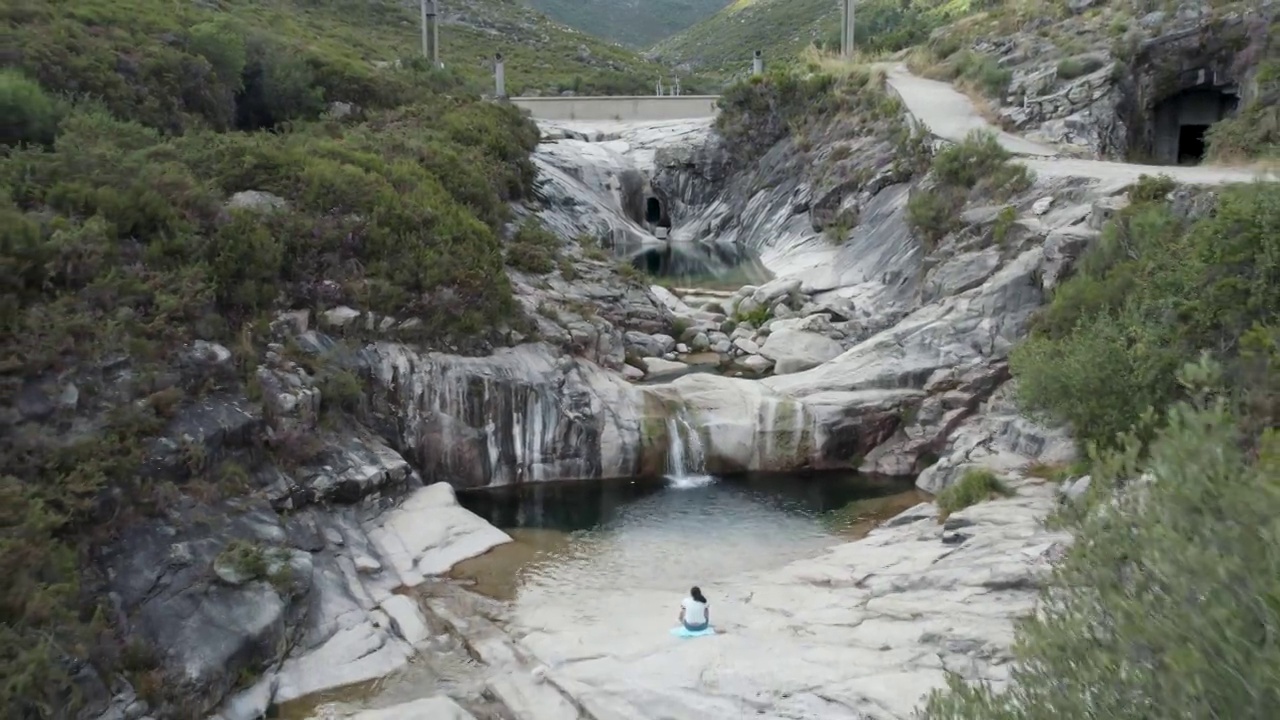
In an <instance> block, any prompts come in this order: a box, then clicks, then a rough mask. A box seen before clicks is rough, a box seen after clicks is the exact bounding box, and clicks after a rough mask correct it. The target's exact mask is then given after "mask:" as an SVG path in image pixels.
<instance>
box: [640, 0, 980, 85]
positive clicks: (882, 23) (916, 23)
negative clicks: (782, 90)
mask: <svg viewBox="0 0 1280 720" xmlns="http://www.w3.org/2000/svg"><path fill="white" fill-rule="evenodd" d="M969 10H970V3H969V2H956V1H955V0H949V1H946V2H940V1H939V0H911V1H910V2H906V3H903V2H899V0H867V1H866V2H859V3H857V6H856V14H855V19H856V20H857V22H856V23H855V27H854V35H855V45H856V47H857V49H858V50H859V51H860V52H863V53H872V54H875V53H881V52H892V51H896V50H901V49H903V48H906V47H910V46H912V45H915V44H918V43H921V42H924V41H925V40H927V39H928V37H929V33H930V32H932V31H933V30H934V29H936V28H939V27H942V26H943V25H945V24H946V23H947V22H950V21H951V20H952V19H954V18H956V17H960V16H963V15H964V14H966V13H968V12H969ZM840 18H841V13H840V3H839V2H838V0H736V2H733V3H731V4H730V5H729V6H728V7H726V8H725V9H723V10H721V11H720V12H719V13H716V14H715V15H713V16H712V17H710V18H707V19H706V20H703V21H702V22H700V23H698V24H697V25H694V26H693V27H691V28H689V29H688V30H686V31H684V32H682V33H680V34H678V35H676V36H674V37H672V38H670V39H668V40H665V41H663V42H661V43H659V44H658V45H657V47H656V48H655V53H656V55H657V57H658V58H659V59H661V60H664V61H666V62H670V63H673V64H679V65H687V66H689V67H691V68H694V69H698V70H704V71H706V72H710V73H714V74H718V75H728V76H734V75H738V74H741V73H744V72H746V71H748V70H749V69H750V67H751V52H752V51H753V50H756V49H759V50H763V51H764V54H765V58H766V62H772V63H778V62H782V63H785V62H789V61H790V60H793V59H795V58H796V57H798V56H799V54H800V53H801V51H803V50H804V49H805V48H806V47H809V46H810V45H816V46H818V47H820V48H823V49H828V50H838V49H839V47H840V34H841V32H840Z"/></svg>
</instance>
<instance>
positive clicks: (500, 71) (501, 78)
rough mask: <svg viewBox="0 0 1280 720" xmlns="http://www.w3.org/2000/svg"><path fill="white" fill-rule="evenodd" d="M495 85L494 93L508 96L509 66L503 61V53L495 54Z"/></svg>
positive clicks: (498, 95) (502, 96) (499, 95)
mask: <svg viewBox="0 0 1280 720" xmlns="http://www.w3.org/2000/svg"><path fill="white" fill-rule="evenodd" d="M493 86H494V87H493V90H494V95H496V96H497V97H500V98H504V97H506V96H507V68H506V66H505V64H504V63H503V62H502V53H498V54H496V55H494V56H493Z"/></svg>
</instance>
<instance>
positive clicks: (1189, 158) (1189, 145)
mask: <svg viewBox="0 0 1280 720" xmlns="http://www.w3.org/2000/svg"><path fill="white" fill-rule="evenodd" d="M1208 131H1209V126H1208V125H1183V126H1181V127H1179V128H1178V164H1179V165H1195V164H1198V163H1199V162H1200V161H1202V160H1204V151H1205V143H1204V134H1205V133H1206V132H1208Z"/></svg>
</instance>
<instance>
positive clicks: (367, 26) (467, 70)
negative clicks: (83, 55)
mask: <svg viewBox="0 0 1280 720" xmlns="http://www.w3.org/2000/svg"><path fill="white" fill-rule="evenodd" d="M443 5H444V9H443V11H442V15H441V27H440V58H441V60H442V61H443V62H444V64H445V65H446V67H447V68H448V69H449V71H450V73H451V74H456V75H459V76H461V77H462V78H463V79H465V80H466V81H467V82H468V85H469V86H471V87H472V88H473V89H476V90H482V91H487V90H488V89H489V88H490V87H492V85H491V83H492V69H491V68H492V58H493V55H494V53H496V52H501V53H503V54H504V55H505V56H506V60H507V62H506V72H507V91H508V92H509V93H512V94H517V93H530V94H548V93H559V92H563V91H576V92H580V93H584V94H594V93H600V94H610V93H632V92H647V91H648V90H649V89H650V88H652V86H653V82H654V80H655V79H656V78H658V77H660V76H663V75H664V74H666V73H667V71H666V70H665V69H664V68H663V67H661V66H660V65H658V64H656V63H653V62H649V61H646V60H644V59H643V58H640V57H639V56H638V55H637V54H636V53H634V52H632V51H630V50H627V49H625V48H621V47H618V46H617V45H614V44H611V43H608V42H604V41H601V40H598V39H596V38H593V37H590V36H588V35H585V34H583V33H581V32H578V31H575V30H572V29H570V28H566V27H563V26H561V25H559V24H557V23H554V22H551V21H550V20H548V19H547V18H546V17H544V16H542V15H541V14H539V13H537V12H536V11H534V10H532V9H530V8H528V7H525V6H523V5H521V4H519V3H515V2H511V0H450V2H448V3H444V4H443ZM209 8H217V9H215V10H211V9H209ZM3 14H4V15H5V16H6V18H7V19H8V20H9V23H8V24H7V27H6V28H5V29H0V34H3V35H4V36H5V39H6V40H7V41H6V42H5V47H6V48H14V49H15V50H16V52H15V53H13V54H12V55H6V56H0V62H3V63H4V64H19V65H24V66H26V67H28V69H29V70H31V71H32V72H37V73H38V72H48V73H55V72H57V73H65V72H75V71H76V70H75V69H76V68H82V69H83V68H85V67H86V66H87V65H88V64H89V63H88V61H86V60H83V59H78V60H77V59H73V58H74V57H75V55H76V52H75V48H76V45H77V44H83V45H85V46H86V47H91V48H96V47H100V46H104V45H111V44H112V43H113V42H114V41H113V39H112V38H117V37H119V36H121V35H126V34H129V33H128V32H126V30H125V28H128V29H129V30H130V31H131V32H143V33H146V34H147V37H148V38H149V39H151V40H156V39H161V38H162V37H163V36H164V34H166V33H169V34H173V33H175V31H177V30H179V29H181V28H182V27H183V26H184V23H186V24H187V25H189V24H190V19H191V18H195V17H197V16H199V17H217V16H221V17H226V18H228V19H235V20H237V21H239V22H242V23H244V24H245V25H246V26H248V27H258V28H266V27H269V28H272V32H273V33H275V34H277V35H279V36H281V37H284V38H288V39H289V42H290V44H291V46H292V47H293V48H294V49H296V50H298V51H300V52H303V53H306V54H316V53H320V54H325V55H327V56H330V57H334V58H340V59H341V62H342V64H344V65H345V66H346V67H347V68H348V69H349V70H350V71H351V72H359V73H365V72H368V70H369V68H370V66H371V65H373V64H375V63H376V64H384V63H389V62H393V61H395V60H397V59H399V58H412V57H418V56H420V54H421V39H420V30H419V27H420V26H419V15H418V9H417V3H416V2H412V1H409V2H404V1H398V0H223V1H222V2H220V3H168V2H162V1H159V0H126V1H125V2H120V3H112V2H109V1H108V0H49V1H42V0H15V1H14V2H12V3H7V4H6V7H5V10H4V11H3ZM68 22H70V23H74V26H73V25H66V29H58V28H60V27H61V26H62V25H63V24H65V23H68ZM26 27H31V28H46V29H47V30H48V31H47V32H35V33H32V32H27V31H25V30H24V28H26ZM107 28H111V30H110V31H107V30H106V29H107ZM45 52H49V53H51V54H48V55H46V54H43V53H45ZM11 58H13V59H11ZM36 65H44V66H46V68H45V70H43V71H42V70H40V69H39V68H37V67H35V66H36ZM686 85H688V83H687V82H686ZM83 90H89V88H83ZM101 90H109V88H101Z"/></svg>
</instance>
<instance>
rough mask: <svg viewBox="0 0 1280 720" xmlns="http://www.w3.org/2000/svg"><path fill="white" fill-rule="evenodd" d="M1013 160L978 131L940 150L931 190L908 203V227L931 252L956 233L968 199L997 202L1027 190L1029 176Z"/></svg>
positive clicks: (916, 193) (918, 192) (916, 192)
mask: <svg viewBox="0 0 1280 720" xmlns="http://www.w3.org/2000/svg"><path fill="white" fill-rule="evenodd" d="M1012 160H1013V156H1012V155H1011V154H1010V153H1009V152H1008V151H1007V150H1005V149H1004V148H1003V147H1001V146H1000V143H999V141H998V140H997V139H996V136H995V135H994V134H993V133H990V132H983V131H979V130H975V131H973V132H971V133H970V134H969V135H968V136H967V137H966V138H965V139H964V141H963V142H960V143H957V144H955V145H952V146H950V147H947V148H944V149H943V150H941V151H939V152H938V153H937V154H936V155H935V156H934V158H933V162H932V166H931V167H932V173H933V180H934V183H933V185H932V186H930V187H927V188H923V189H916V190H914V191H913V192H912V193H911V198H910V199H909V200H908V202H907V222H908V224H910V225H911V227H912V228H914V229H915V230H916V231H917V232H918V233H920V234H921V236H922V238H923V239H924V241H925V244H926V245H927V246H928V247H933V246H935V245H936V244H937V243H938V241H940V240H941V239H942V238H943V237H944V236H946V234H947V233H949V232H951V231H953V230H955V229H956V222H957V220H956V219H957V218H958V217H959V215H960V211H961V210H962V209H963V208H964V206H965V204H966V203H967V202H968V201H969V199H970V198H974V197H978V198H981V199H982V200H983V201H984V202H990V201H993V200H995V201H1000V200H1005V199H1008V198H1009V197H1012V196H1013V195H1015V194H1017V193H1020V192H1022V191H1024V190H1026V189H1027V188H1029V187H1031V183H1032V175H1031V173H1030V171H1028V170H1027V169H1026V167H1024V166H1022V165H1020V164H1018V163H1015V162H1013V161H1012Z"/></svg>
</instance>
